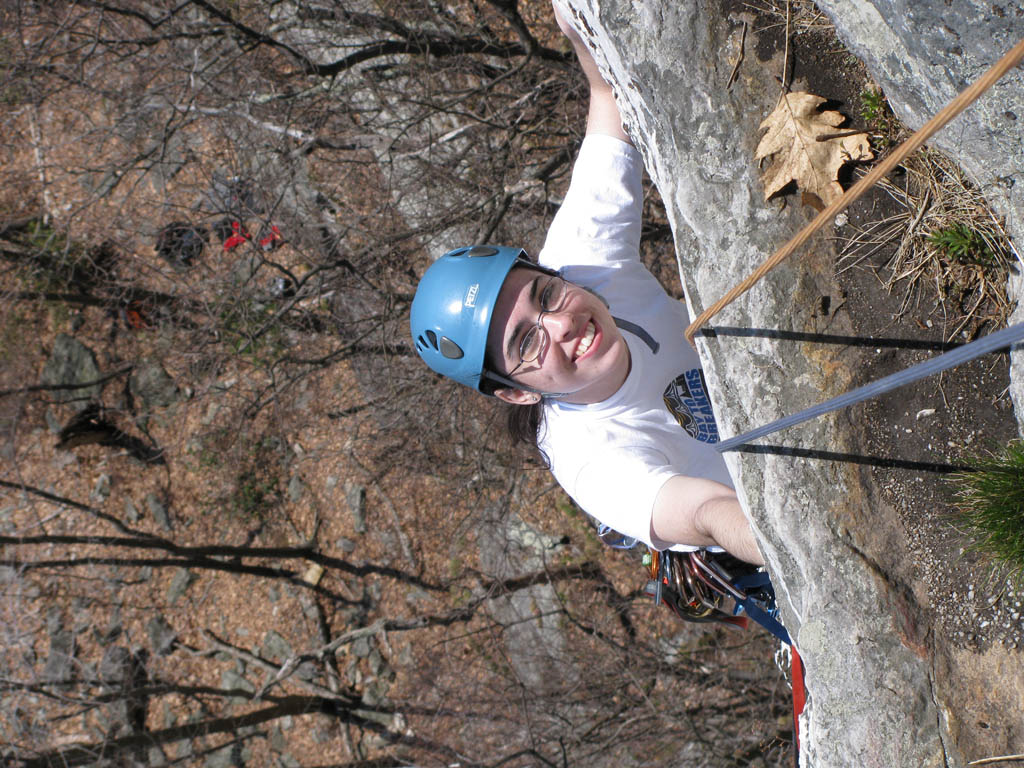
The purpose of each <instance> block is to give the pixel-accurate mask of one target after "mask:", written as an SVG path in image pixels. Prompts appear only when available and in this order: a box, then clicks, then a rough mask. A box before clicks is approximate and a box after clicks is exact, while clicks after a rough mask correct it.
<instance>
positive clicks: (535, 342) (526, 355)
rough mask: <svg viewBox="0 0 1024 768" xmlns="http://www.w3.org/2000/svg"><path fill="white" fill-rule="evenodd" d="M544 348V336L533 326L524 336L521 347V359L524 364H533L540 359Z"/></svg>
mask: <svg viewBox="0 0 1024 768" xmlns="http://www.w3.org/2000/svg"><path fill="white" fill-rule="evenodd" d="M543 347H544V334H543V333H541V331H540V329H539V328H538V327H537V326H533V327H532V328H531V329H530V330H528V331H527V332H526V335H525V336H523V341H522V343H521V344H520V345H519V359H520V360H522V361H523V362H524V363H532V362H533V361H534V360H536V359H537V358H538V357H540V353H541V350H542V348H543Z"/></svg>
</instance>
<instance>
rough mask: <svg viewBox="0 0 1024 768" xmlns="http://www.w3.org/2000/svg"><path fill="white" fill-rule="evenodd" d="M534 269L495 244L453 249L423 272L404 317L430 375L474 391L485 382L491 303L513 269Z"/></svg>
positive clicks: (517, 251) (522, 256)
mask: <svg viewBox="0 0 1024 768" xmlns="http://www.w3.org/2000/svg"><path fill="white" fill-rule="evenodd" d="M519 263H522V264H523V265H524V266H529V267H531V268H533V269H537V265H536V264H533V263H531V262H529V261H528V260H527V258H526V251H524V250H522V249H521V248H510V247H507V246H496V245H474V246H469V247H465V248H456V249H455V250H453V251H449V252H448V253H446V254H445V255H444V256H442V257H441V258H439V259H438V260H437V261H435V262H434V263H433V264H431V265H430V267H429V268H428V269H427V271H426V272H425V273H424V275H423V277H422V279H421V280H420V284H419V286H418V287H417V288H416V296H415V297H414V298H413V300H412V309H411V310H410V312H409V326H410V329H411V331H412V338H413V343H414V344H415V346H416V351H417V352H418V353H419V355H420V357H422V358H423V361H424V362H425V363H426V364H427V365H429V366H430V367H431V368H432V369H433V370H435V371H437V372H438V373H440V374H442V375H443V376H447V377H448V378H450V379H455V380H456V381H458V382H460V383H462V384H465V385H466V386H467V387H472V388H473V389H476V390H478V391H483V390H482V389H481V384H482V383H483V380H484V378H485V377H486V378H490V379H494V380H495V381H499V382H503V381H504V382H506V383H510V382H507V380H505V379H503V378H502V377H500V376H497V375H496V374H494V373H492V372H486V373H485V371H484V353H485V351H486V347H487V331H488V329H489V328H490V325H491V314H492V313H493V311H494V303H495V302H496V301H497V300H498V294H499V293H500V292H501V286H502V285H504V283H505V278H506V277H508V273H509V272H511V271H512V268H513V267H514V266H516V264H519Z"/></svg>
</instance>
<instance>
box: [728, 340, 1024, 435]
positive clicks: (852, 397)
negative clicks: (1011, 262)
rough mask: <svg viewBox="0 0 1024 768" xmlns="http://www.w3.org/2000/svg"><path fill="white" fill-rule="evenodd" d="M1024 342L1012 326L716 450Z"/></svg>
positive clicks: (751, 431)
mask: <svg viewBox="0 0 1024 768" xmlns="http://www.w3.org/2000/svg"><path fill="white" fill-rule="evenodd" d="M1021 339H1024V323H1018V324H1017V325H1011V326H1010V327H1009V328H1004V329H1003V330H1001V331H996V332H995V333H990V334H988V335H987V336H983V337H982V338H980V339H975V340H974V341H972V342H970V343H968V344H964V345H963V346H962V347H957V348H956V349H951V350H950V351H949V352H943V353H942V354H941V355H939V356H938V357H933V358H932V359H931V360H926V361H924V362H923V363H917V364H916V365H912V366H910V367H909V368H904V369H903V370H902V371H897V372H896V373H893V374H890V375H889V376H885V377H883V378H881V379H879V380H878V381H873V382H871V383H870V384H865V385H864V386H861V387H857V388H856V389H852V390H850V391H849V392H846V393H845V394H842V395H838V396H837V397H833V398H831V399H829V400H826V401H825V402H823V403H818V404H817V405H813V406H811V407H810V408H805V409H804V410H802V411H800V412H799V413H794V414H793V415H791V416H784V417H783V418H781V419H776V420H775V421H773V422H771V423H770V424H765V425H764V426H762V427H757V428H756V429H752V430H750V431H749V432H744V433H743V434H741V435H737V436H736V437H730V438H729V439H728V440H723V441H722V442H720V443H716V444H715V450H717V451H718V452H719V453H725V452H726V451H731V450H734V449H736V448H739V447H740V446H741V445H745V444H747V443H749V442H750V441H751V440H756V439H757V438H759V437H764V436H765V435H770V434H771V433H772V432H778V431H779V430H782V429H786V428H787V427H793V426H796V425H797V424H802V423H803V422H805V421H809V420H810V419H813V418H814V417H816V416H822V415H824V414H826V413H829V412H830V411H835V410H838V409H840V408H844V407H845V406H848V405H853V404H854V403H859V402H861V401H862V400H868V399H869V398H872V397H876V396H878V395H881V394H882V393H884V392H888V391H889V390H891V389H896V388H897V387H902V386H903V385H905V384H910V383H911V382H914V381H917V380H918V379H923V378H924V377H925V376H930V375H932V374H933V373H940V372H942V371H945V370H946V369H948V368H953V367H954V366H957V365H960V364H961V363H966V362H968V361H970V360H973V359H974V358H976V357H980V356H981V355H984V354H985V353H987V352H995V351H996V350H999V349H1003V348H1004V347H1009V346H1010V345H1011V344H1013V343H1014V342H1017V341H1020V340H1021Z"/></svg>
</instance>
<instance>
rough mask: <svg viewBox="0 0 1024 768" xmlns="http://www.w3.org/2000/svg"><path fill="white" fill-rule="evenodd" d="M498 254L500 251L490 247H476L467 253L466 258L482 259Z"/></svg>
mask: <svg viewBox="0 0 1024 768" xmlns="http://www.w3.org/2000/svg"><path fill="white" fill-rule="evenodd" d="M497 252H498V249H497V248H494V247H492V246H490V245H474V246H473V247H472V248H470V249H469V250H468V251H466V256H468V257H469V258H471V259H472V258H480V257H482V256H494V255H495V254H496V253H497Z"/></svg>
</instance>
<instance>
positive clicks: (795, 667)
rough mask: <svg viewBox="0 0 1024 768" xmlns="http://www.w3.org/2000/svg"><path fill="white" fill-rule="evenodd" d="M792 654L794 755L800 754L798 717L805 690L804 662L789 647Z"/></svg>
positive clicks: (802, 705) (801, 711) (804, 702)
mask: <svg viewBox="0 0 1024 768" xmlns="http://www.w3.org/2000/svg"><path fill="white" fill-rule="evenodd" d="M789 649H790V651H791V652H792V657H793V659H792V667H791V676H792V679H793V742H794V744H795V745H796V753H797V755H799V754H800V715H801V714H803V711H804V705H805V704H806V703H807V689H806V688H804V660H803V659H801V658H800V654H799V653H797V652H796V648H794V647H793V646H790V647H789Z"/></svg>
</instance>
